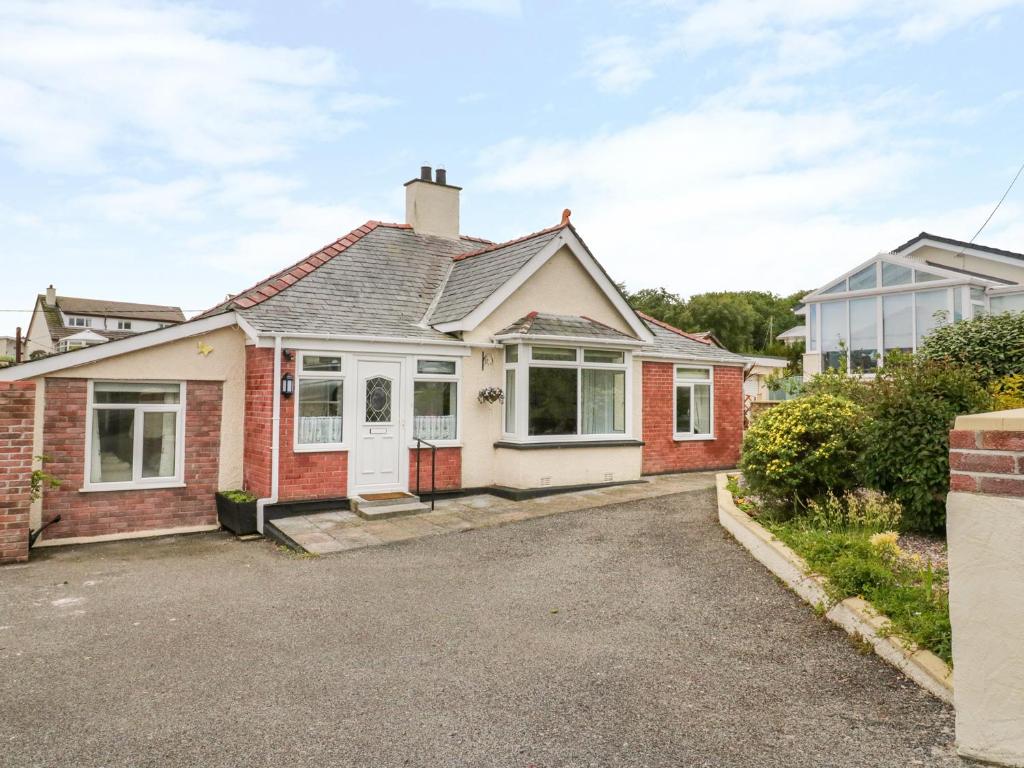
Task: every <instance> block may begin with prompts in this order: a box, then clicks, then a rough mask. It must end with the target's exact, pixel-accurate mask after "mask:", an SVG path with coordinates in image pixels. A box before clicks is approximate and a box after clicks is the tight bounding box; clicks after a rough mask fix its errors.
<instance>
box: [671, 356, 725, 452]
mask: <svg viewBox="0 0 1024 768" xmlns="http://www.w3.org/2000/svg"><path fill="white" fill-rule="evenodd" d="M684 368H685V369H689V370H695V369H699V370H703V371H707V372H708V377H707V378H706V379H697V378H688V377H686V376H681V375H680V373H679V371H680V370H681V369H684ZM695 384H699V385H701V386H707V387H709V393H708V399H709V405H710V410H711V413H710V422H711V431H710V432H694V431H693V404H694V402H696V401H695V400H694V397H693V387H694V385H695ZM683 387H686V388H687V389H689V390H690V431H689V432H676V425H677V424H678V423H679V421H678V413H677V410H678V406H679V390H680V389H681V388H683ZM672 439H673V440H676V441H677V442H685V441H697V440H714V439H715V369H714V367H712V366H706V365H689V364H687V363H676V364H674V365H673V366H672Z"/></svg>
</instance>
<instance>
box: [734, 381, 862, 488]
mask: <svg viewBox="0 0 1024 768" xmlns="http://www.w3.org/2000/svg"><path fill="white" fill-rule="evenodd" d="M863 420H864V414H863V410H862V409H861V408H860V406H858V405H856V404H855V403H852V402H850V401H849V400H846V399H843V398H840V397H835V396H834V395H825V394H821V395H811V396H809V397H801V398H799V399H797V400H787V401H786V402H783V403H780V404H779V405H777V406H775V407H774V408H772V409H770V410H769V411H767V412H765V413H764V414H762V415H761V416H760V417H759V418H758V419H757V420H756V421H755V422H754V423H753V424H752V425H751V427H750V429H749V430H747V433H746V435H745V436H744V438H743V455H742V458H741V460H740V467H741V469H742V470H743V475H744V478H745V480H746V482H747V485H748V487H749V488H750V490H751V491H752V492H753V493H755V494H758V495H759V496H761V497H762V499H763V500H764V501H765V502H766V503H767V504H770V505H772V506H776V507H778V506H796V505H800V504H803V503H804V502H806V501H807V500H809V499H814V498H818V497H820V496H822V495H824V494H825V493H826V492H827V491H830V490H832V491H837V492H840V493H841V492H842V491H844V490H846V489H848V488H851V487H853V486H854V485H855V484H856V475H855V467H856V466H857V457H858V454H859V453H860V450H861V431H862V429H861V428H862V423H863Z"/></svg>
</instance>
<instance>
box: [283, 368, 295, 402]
mask: <svg viewBox="0 0 1024 768" xmlns="http://www.w3.org/2000/svg"><path fill="white" fill-rule="evenodd" d="M281 394H282V395H284V396H285V397H291V396H292V395H293V394H295V377H294V376H292V375H291V374H290V373H286V374H285V375H284V376H282V377H281Z"/></svg>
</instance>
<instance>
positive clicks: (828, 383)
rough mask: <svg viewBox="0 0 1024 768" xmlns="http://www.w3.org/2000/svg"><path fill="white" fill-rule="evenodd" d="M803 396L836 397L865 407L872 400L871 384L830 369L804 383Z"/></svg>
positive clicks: (843, 372)
mask: <svg viewBox="0 0 1024 768" xmlns="http://www.w3.org/2000/svg"><path fill="white" fill-rule="evenodd" d="M800 394H802V395H834V396H836V397H842V398H844V399H846V400H850V401H852V402H854V403H857V404H858V405H864V404H865V403H867V401H868V400H869V399H870V398H871V384H870V382H868V381H865V380H864V379H860V378H858V377H856V376H850V375H848V374H847V373H846V372H845V371H841V370H835V369H834V368H829V369H827V370H824V371H822V372H821V373H819V374H817V375H816V376H814V377H813V378H810V379H808V380H806V381H804V383H803V386H801V388H800Z"/></svg>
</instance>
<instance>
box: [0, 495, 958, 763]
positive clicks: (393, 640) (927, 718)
mask: <svg viewBox="0 0 1024 768" xmlns="http://www.w3.org/2000/svg"><path fill="white" fill-rule="evenodd" d="M714 509H715V508H714V497H713V495H712V492H711V491H708V490H701V491H695V492H690V493H685V494H680V495H676V496H666V497H660V498H655V499H649V500H644V501H639V502H629V503H625V504H620V505H613V506H605V507H602V508H599V509H594V510H589V511H580V512H576V513H569V514H562V515H554V516H551V517H546V518H543V519H538V520H532V521H528V522H523V523H518V524H515V525H505V526H501V527H495V528H490V529H485V530H476V531H470V532H467V533H462V534H452V535H447V536H432V537H429V538H423V539H418V540H415V541H409V542H405V543H401V544H395V545H392V546H386V547H371V548H365V549H359V550H355V551H352V552H347V553H345V554H341V555H337V556H332V557H321V558H305V559H304V558H299V557H297V556H295V555H293V554H289V553H288V552H286V551H282V550H281V549H278V548H276V547H274V546H272V545H271V544H269V543H267V542H265V541H257V542H248V543H242V542H238V541H236V540H234V539H232V538H230V537H229V536H227V535H224V534H199V535H195V536H190V537H181V538H178V539H167V540H163V541H159V542H123V543H116V544H106V545H94V546H92V547H75V548H64V549H60V550H50V551H49V552H47V553H44V554H41V555H40V556H39V557H37V559H35V560H34V561H33V562H32V563H30V564H28V565H27V566H16V567H9V568H4V569H2V570H0V701H2V702H3V704H2V706H0V765H4V766H33V765H45V766H70V765H74V766H82V767H91V766H179V765H180V766H195V765H203V766H239V765H244V766H288V767H289V768H292V767H295V766H323V765H337V766H431V767H433V766H522V767H523V768H526V767H527V766H537V767H538V768H541V767H544V768H546V767H548V766H673V767H674V768H677V767H679V766H715V768H722V767H724V766H758V767H760V766H786V767H787V768H801V767H803V766H808V767H810V766H830V767H831V766H840V767H841V766H865V767H867V766H870V767H871V768H876V767H877V766H900V767H901V768H902V767H903V766H911V765H929V766H946V765H958V764H959V763H958V761H957V760H956V759H955V758H954V757H952V755H951V751H950V746H949V742H950V739H951V728H952V714H951V711H950V709H949V708H948V707H946V706H944V705H942V704H940V703H938V702H937V701H935V700H934V699H932V698H931V697H929V696H928V695H927V694H925V693H924V692H922V691H921V690H920V689H918V688H917V687H916V686H915V685H913V684H912V683H909V682H907V681H905V680H904V679H903V678H902V677H900V676H899V675H898V673H896V672H895V671H894V670H892V669H891V668H889V667H888V666H886V665H885V664H884V663H882V662H881V661H880V660H878V659H877V658H876V657H875V656H873V655H868V656H865V655H861V654H860V653H858V652H857V650H856V649H855V648H854V646H853V645H852V644H851V643H850V642H849V640H848V639H847V638H846V636H845V635H844V634H842V633H841V632H838V631H836V630H834V629H832V628H831V626H830V625H828V624H827V623H825V622H823V621H820V620H818V619H816V618H814V616H813V615H812V614H811V613H810V611H809V610H808V608H807V606H805V605H804V604H803V603H802V602H800V601H799V600H798V599H796V598H795V597H793V596H792V595H791V594H789V593H788V592H786V591H785V590H784V589H782V588H781V587H780V586H779V585H778V584H777V583H776V582H775V580H774V579H773V578H772V577H770V576H769V575H768V573H767V572H766V571H765V570H764V569H763V568H761V566H760V565H758V564H757V563H755V562H753V561H752V560H751V559H750V558H749V556H748V555H747V554H746V552H745V551H744V550H742V549H741V548H740V547H739V546H738V545H736V544H735V542H733V541H732V540H730V539H728V538H727V537H726V536H725V535H724V534H723V532H722V531H721V530H720V529H719V528H718V526H717V523H716V522H715V517H714Z"/></svg>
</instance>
